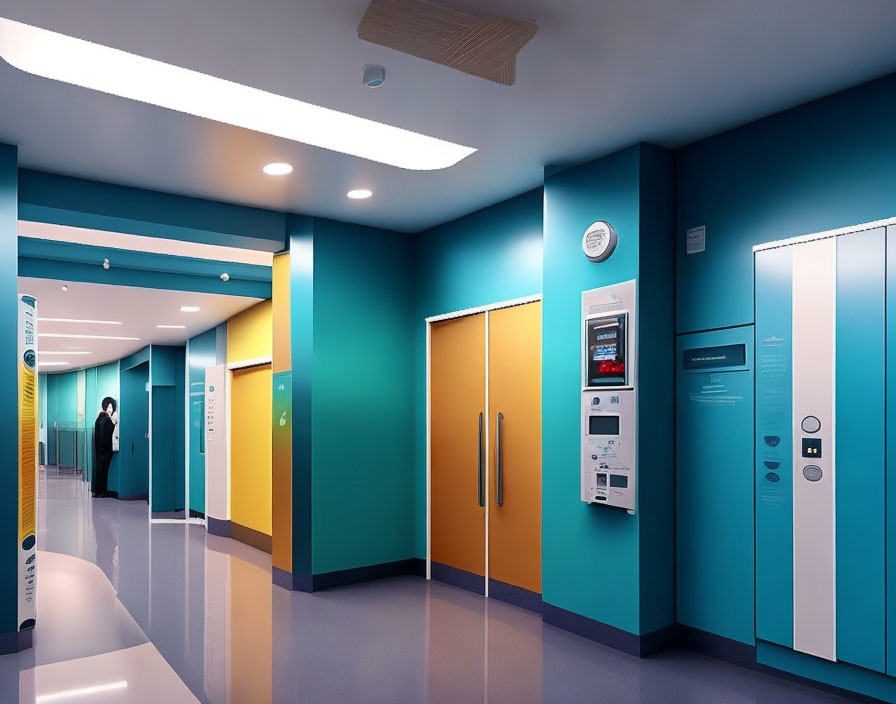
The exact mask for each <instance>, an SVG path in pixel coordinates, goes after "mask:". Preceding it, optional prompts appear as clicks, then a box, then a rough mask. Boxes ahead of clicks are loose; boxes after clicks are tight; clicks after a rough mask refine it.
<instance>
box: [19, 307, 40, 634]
mask: <svg viewBox="0 0 896 704" xmlns="http://www.w3.org/2000/svg"><path fill="white" fill-rule="evenodd" d="M18 327H19V335H18V337H19V355H18V367H19V589H18V592H19V610H18V615H19V620H18V623H19V630H20V631H21V630H24V629H26V628H33V627H34V623H35V617H36V613H35V597H36V566H37V565H36V559H37V549H36V514H37V499H36V493H35V484H36V480H37V433H38V428H37V418H38V414H37V393H38V390H37V310H36V302H35V300H34V298H33V297H31V296H19V326H18Z"/></svg>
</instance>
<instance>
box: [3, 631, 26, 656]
mask: <svg viewBox="0 0 896 704" xmlns="http://www.w3.org/2000/svg"><path fill="white" fill-rule="evenodd" d="M33 645H34V629H33V628H26V629H25V630H24V631H12V632H11V633H0V655H9V654H10V653H18V652H20V651H22V650H25V649H26V648H30V647H31V646H33Z"/></svg>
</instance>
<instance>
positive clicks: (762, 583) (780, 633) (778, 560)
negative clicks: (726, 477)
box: [755, 247, 793, 648]
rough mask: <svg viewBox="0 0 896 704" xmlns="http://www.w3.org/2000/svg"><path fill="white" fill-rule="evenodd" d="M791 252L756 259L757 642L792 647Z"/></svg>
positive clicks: (765, 254)
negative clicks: (759, 639)
mask: <svg viewBox="0 0 896 704" xmlns="http://www.w3.org/2000/svg"><path fill="white" fill-rule="evenodd" d="M792 257H793V247H780V248H778V249H768V250H764V251H761V252H757V253H756V270H755V275H756V355H755V360H756V460H755V461H756V475H755V478H756V479H755V481H756V637H757V638H761V639H762V640H767V641H769V642H771V643H777V644H778V645H783V646H785V647H788V648H790V647H793V469H792V467H793V450H792V441H793V438H792V433H791V427H792V417H793V399H792V394H793V382H792V376H791V375H792V370H793V360H792V359H791V354H792V351H793V350H792V348H793V345H792V339H793V337H792V335H793V315H792V310H791V304H792V296H793V294H792V290H793V282H792V278H793V263H792Z"/></svg>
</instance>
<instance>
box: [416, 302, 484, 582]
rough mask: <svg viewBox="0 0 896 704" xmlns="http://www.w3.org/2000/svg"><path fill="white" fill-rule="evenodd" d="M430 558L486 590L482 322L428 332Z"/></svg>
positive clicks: (461, 321) (478, 318) (459, 322)
mask: <svg viewBox="0 0 896 704" xmlns="http://www.w3.org/2000/svg"><path fill="white" fill-rule="evenodd" d="M430 422H431V435H430V443H431V445H430V447H431V480H430V496H431V499H430V500H431V504H430V506H431V514H430V515H431V523H430V525H431V556H432V562H433V571H434V574H437V573H438V572H439V570H443V571H445V568H447V571H448V572H455V573H456V571H458V570H460V573H457V574H461V575H462V576H463V577H468V578H470V579H472V580H473V581H474V582H478V584H477V585H476V586H477V587H478V588H477V589H476V591H480V592H481V591H484V586H485V584H484V579H485V506H484V504H485V501H484V483H483V481H484V474H483V473H484V471H485V467H484V462H485V454H484V448H482V447H481V446H480V444H481V443H484V435H485V428H486V419H485V316H484V315H474V316H469V317H464V318H456V319H453V320H447V321H444V322H440V323H434V324H433V325H432V327H431V330H430Z"/></svg>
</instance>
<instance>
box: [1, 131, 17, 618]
mask: <svg viewBox="0 0 896 704" xmlns="http://www.w3.org/2000/svg"><path fill="white" fill-rule="evenodd" d="M17 159H18V156H17V151H16V148H15V147H11V146H7V145H5V144H0V248H2V251H3V253H4V256H3V257H2V258H0V323H2V325H3V328H4V329H5V330H7V331H11V330H16V329H17V324H16V321H17V320H18V318H19V304H18V298H17V294H18V280H17V278H16V275H17V271H16V261H15V260H16V256H15V252H16V249H17V247H18V207H17V203H18V194H17V191H18V177H17V169H18V166H17ZM18 357H19V354H18V339H17V338H16V335H14V334H6V335H3V336H2V337H0V359H2V360H5V361H4V362H3V366H2V367H0V389H2V391H3V400H2V401H0V428H3V433H2V434H0V463H2V466H3V467H4V471H3V472H2V473H0V497H3V503H2V509H0V544H2V547H0V566H2V567H0V633H4V634H5V633H10V632H14V631H16V630H18V623H17V622H16V620H17V617H18V614H17V604H18V596H17V594H18V572H17V570H18V542H19V532H18V516H19V514H18V496H19V479H18V472H16V471H12V469H13V468H14V467H17V466H18V457H19V436H18V431H17V428H18V427H19V424H18V408H19V400H18V395H19V392H18V386H19V381H18V379H19V367H18V364H19V362H18Z"/></svg>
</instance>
